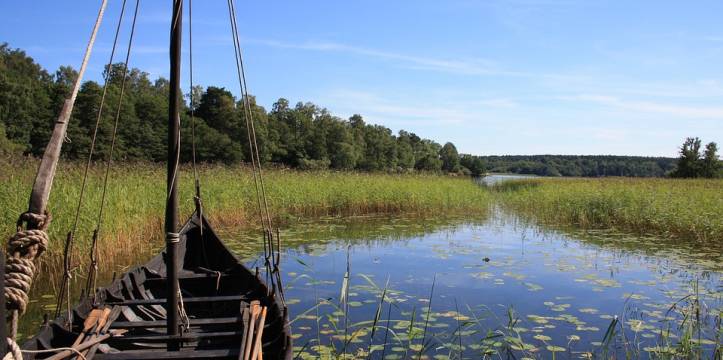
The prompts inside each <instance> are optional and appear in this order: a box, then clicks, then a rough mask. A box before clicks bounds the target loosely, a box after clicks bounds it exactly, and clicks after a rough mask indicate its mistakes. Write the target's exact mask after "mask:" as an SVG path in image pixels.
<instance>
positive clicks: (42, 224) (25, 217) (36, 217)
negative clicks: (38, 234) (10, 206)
mask: <svg viewBox="0 0 723 360" xmlns="http://www.w3.org/2000/svg"><path fill="white" fill-rule="evenodd" d="M52 218H53V217H52V216H50V213H49V212H48V211H45V213H44V214H36V213H33V212H30V211H26V212H24V213H22V214H20V217H19V218H18V222H17V226H18V230H20V229H22V226H23V223H27V224H32V225H33V226H32V227H35V228H37V229H40V230H47V229H48V226H49V225H50V221H51V220H52Z"/></svg>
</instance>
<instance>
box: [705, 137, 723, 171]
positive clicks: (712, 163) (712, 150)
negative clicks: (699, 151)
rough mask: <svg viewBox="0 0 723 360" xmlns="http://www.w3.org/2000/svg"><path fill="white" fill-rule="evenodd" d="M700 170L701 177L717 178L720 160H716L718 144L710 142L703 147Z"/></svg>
mask: <svg viewBox="0 0 723 360" xmlns="http://www.w3.org/2000/svg"><path fill="white" fill-rule="evenodd" d="M702 168H703V170H702V176H703V177H707V178H715V177H718V176H719V172H720V168H721V164H720V160H718V144H716V143H714V142H710V143H708V145H706V146H705V152H704V153H703V166H702Z"/></svg>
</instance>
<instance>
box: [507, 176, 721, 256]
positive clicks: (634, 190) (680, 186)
mask: <svg viewBox="0 0 723 360" xmlns="http://www.w3.org/2000/svg"><path fill="white" fill-rule="evenodd" d="M493 190H495V191H497V192H498V193H499V196H500V200H501V202H502V204H504V206H507V207H509V208H511V209H513V210H515V211H516V212H518V213H521V214H525V215H528V216H531V217H533V218H535V219H537V220H538V221H541V222H545V223H555V224H569V225H576V226H580V227H584V228H616V229H619V230H623V231H632V232H636V233H642V234H655V235H662V236H667V237H682V238H690V239H695V240H699V241H716V242H718V241H721V240H723V180H683V179H629V178H602V179H527V180H514V181H506V182H502V183H499V184H497V185H495V186H493Z"/></svg>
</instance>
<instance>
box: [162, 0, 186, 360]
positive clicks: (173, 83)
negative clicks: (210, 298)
mask: <svg viewBox="0 0 723 360" xmlns="http://www.w3.org/2000/svg"><path fill="white" fill-rule="evenodd" d="M182 22H183V0H174V1H173V16H172V17H171V45H170V63H171V64H170V65H171V69H170V70H171V71H170V75H171V76H170V89H169V92H168V173H167V178H166V181H167V195H168V196H167V197H166V221H165V230H166V279H167V282H168V283H167V286H166V289H167V291H168V294H167V296H166V299H167V303H166V312H167V317H166V328H167V334H168V335H169V336H170V337H171V339H169V341H168V346H167V348H168V351H178V350H179V349H180V342H179V341H178V340H177V339H173V337H176V336H178V334H179V327H178V290H179V289H178V262H177V257H178V255H177V248H178V242H179V240H180V239H179V237H178V233H177V231H178V193H177V188H178V161H179V155H180V145H181V139H180V122H181V118H180V115H179V113H178V108H179V100H180V97H181V88H180V80H181V34H182Z"/></svg>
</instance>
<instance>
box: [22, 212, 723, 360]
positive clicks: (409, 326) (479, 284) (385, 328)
mask: <svg viewBox="0 0 723 360" xmlns="http://www.w3.org/2000/svg"><path fill="white" fill-rule="evenodd" d="M222 233H223V234H222V235H223V236H222V237H223V238H224V239H226V242H227V244H228V245H229V246H230V247H231V248H232V249H233V250H234V251H235V252H236V253H237V254H239V255H241V256H242V257H244V259H245V261H246V262H247V263H248V264H249V266H255V265H256V264H260V262H259V260H258V259H257V258H256V255H255V254H259V252H260V249H261V247H260V244H259V241H260V240H259V239H260V238H259V236H258V234H257V233H256V232H254V231H251V232H250V231H228V230H227V231H223V232H222ZM282 236H283V239H284V244H285V249H284V253H285V256H284V258H283V261H284V262H283V264H282V268H283V276H284V281H285V284H286V299H287V303H288V304H289V306H290V311H291V319H292V328H293V332H294V337H295V340H294V341H295V346H296V352H297V354H298V355H299V356H300V357H301V358H316V357H319V356H320V355H328V354H330V353H331V354H344V353H348V354H356V355H360V354H361V355H363V354H364V352H365V351H368V349H372V358H377V359H378V358H381V356H382V354H384V357H385V358H387V359H399V358H404V357H409V358H417V355H416V354H417V352H418V351H419V350H420V349H423V351H424V354H425V357H427V358H436V359H447V358H460V357H462V358H469V359H477V358H481V357H483V356H484V355H485V354H486V355H488V356H490V357H491V358H500V357H502V358H508V357H509V358H545V359H546V358H552V357H553V356H554V357H555V358H586V357H590V356H595V357H598V358H599V357H611V356H613V355H618V356H624V354H625V352H628V353H629V354H631V357H634V358H648V357H653V356H654V355H665V354H666V352H672V351H674V349H673V348H674V347H675V345H676V344H677V343H678V342H679V341H680V340H681V337H683V336H685V334H686V333H687V334H692V335H693V339H692V340H691V341H689V342H688V343H690V344H693V346H700V347H701V348H702V350H701V351H702V352H701V354H700V356H702V357H705V358H712V357H714V356H715V355H714V354H713V353H714V351H715V350H714V349H715V348H716V344H717V343H718V342H719V340H718V339H719V337H720V336H721V330H720V317H721V311H723V300H722V295H721V294H722V293H723V285H722V284H721V274H722V273H723V257H722V256H721V249H720V248H704V247H701V246H693V245H689V244H686V243H685V242H664V241H660V240H656V241H654V242H653V241H651V239H645V238H638V237H631V236H626V235H624V234H615V233H610V232H605V231H597V232H590V231H588V232H581V231H578V232H574V231H564V230H551V229H543V228H540V227H536V226H529V225H525V224H522V223H520V222H519V221H517V219H516V218H515V217H514V216H511V215H508V214H504V213H502V212H500V211H498V212H494V213H493V214H492V215H490V217H489V218H480V219H476V220H470V216H466V217H465V218H464V219H462V218H449V219H438V218H437V219H431V218H430V219H425V218H419V217H415V218H398V217H392V218H390V217H357V218H332V219H321V220H315V221H313V222H300V223H297V224H294V225H291V226H289V227H288V228H287V229H285V230H284V231H283V233H282ZM651 244H656V245H651ZM144 256H145V255H144ZM347 256H348V258H349V262H348V263H347ZM143 260H145V259H130V260H129V263H140V262H142V261H143ZM347 264H348V265H349V268H350V270H351V271H350V275H349V286H348V290H347V292H348V300H347V301H346V303H344V302H342V301H341V300H340V297H341V294H342V292H343V291H342V287H343V285H342V284H343V282H344V281H343V280H344V275H345V273H346V270H347ZM106 275H107V274H106ZM106 277H107V276H106ZM385 284H386V285H385ZM433 285H434V288H433ZM432 288H433V289H432ZM48 289H49V287H48ZM385 289H386V290H385ZM432 290H433V293H432ZM44 292H46V293H47V292H48V291H47V290H45V288H44V285H43V284H42V283H41V284H40V285H39V289H38V288H36V289H35V295H34V299H35V300H34V301H35V302H34V303H33V309H34V310H33V311H31V313H38V312H42V311H43V309H44V310H45V311H47V310H48V309H50V308H52V303H53V299H52V296H51V295H43V293H44ZM383 292H384V293H385V299H384V300H385V301H384V303H383V305H382V306H381V307H380V306H379V304H380V298H381V294H382V293H383ZM430 295H432V296H431V298H430ZM430 300H431V303H430ZM674 304H675V306H673V305H674ZM691 309H693V310H695V309H700V312H699V316H698V318H697V319H698V320H697V321H695V322H692V321H690V319H686V321H683V320H682V319H684V316H685V314H694V313H695V311H690V310H691ZM378 310H379V314H378V315H377V311H378ZM345 313H346V314H348V317H345ZM377 316H378V321H377V328H376V331H375V333H374V337H373V338H371V335H372V334H371V328H372V321H373V320H374V319H375V318H376V317H377ZM36 318H37V317H36ZM425 323H426V324H427V326H425ZM345 324H346V325H345ZM611 324H613V327H612V328H614V330H615V331H614V332H613V333H612V336H608V337H607V339H606V333H607V332H608V330H609V328H610V327H611ZM30 325H32V326H36V325H35V324H34V323H33V324H30V323H29V322H26V326H25V328H26V329H27V328H28V327H29V326H30ZM691 326H692V327H691ZM425 328H426V334H425ZM345 329H346V330H345ZM685 329H691V331H686V330H685ZM28 331H29V330H28ZM385 338H386V345H384V344H385ZM370 339H371V340H370ZM345 344H346V345H345ZM370 344H371V346H370ZM605 349H607V350H605ZM324 357H325V356H324Z"/></svg>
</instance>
